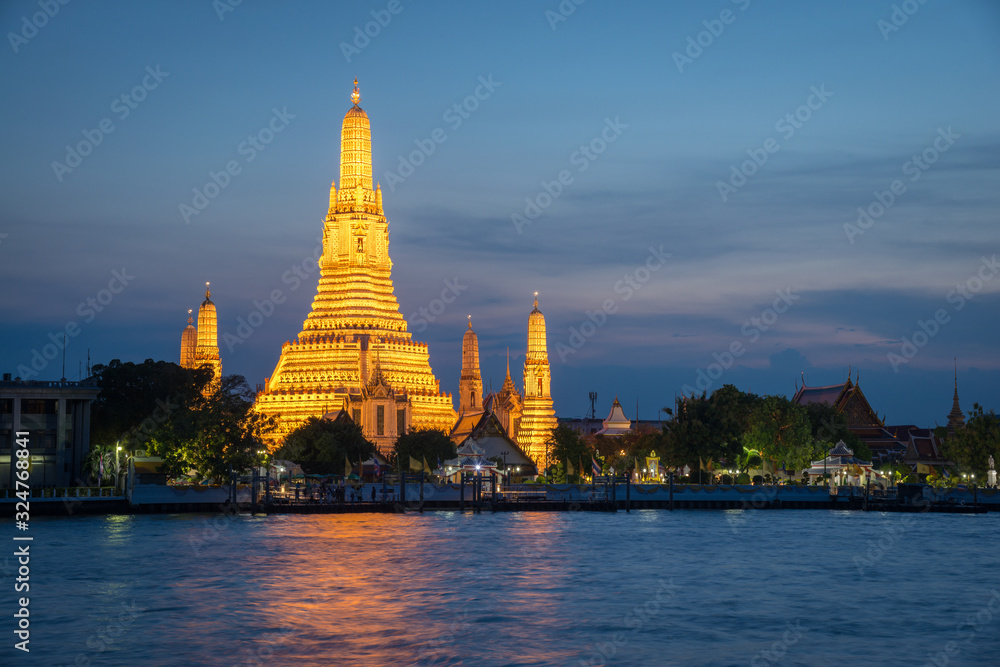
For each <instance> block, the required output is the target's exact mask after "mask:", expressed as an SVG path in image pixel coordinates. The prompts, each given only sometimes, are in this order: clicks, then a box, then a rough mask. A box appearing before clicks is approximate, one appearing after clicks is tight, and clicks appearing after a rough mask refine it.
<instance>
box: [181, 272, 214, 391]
mask: <svg viewBox="0 0 1000 667" xmlns="http://www.w3.org/2000/svg"><path fill="white" fill-rule="evenodd" d="M206 365H207V366H211V367H212V381H211V382H209V383H208V384H207V385H205V389H204V391H205V393H206V394H209V393H211V392H212V391H214V390H215V389H216V388H218V386H219V382H220V381H221V380H222V359H221V358H220V357H219V322H218V313H217V312H216V310H215V304H214V303H212V292H211V291H210V290H209V284H208V283H205V300H204V301H202V302H201V307H200V308H198V328H197V329H195V328H194V327H193V326H192V325H191V311H190V310H189V311H188V325H187V327H185V329H184V333H182V334H181V366H182V367H184V368H201V367H202V366H206Z"/></svg>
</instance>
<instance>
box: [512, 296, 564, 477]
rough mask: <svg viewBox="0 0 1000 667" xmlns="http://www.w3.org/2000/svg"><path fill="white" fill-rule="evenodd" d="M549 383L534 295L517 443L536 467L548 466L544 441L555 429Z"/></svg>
mask: <svg viewBox="0 0 1000 667" xmlns="http://www.w3.org/2000/svg"><path fill="white" fill-rule="evenodd" d="M508 376H509V374H508ZM551 382H552V372H551V369H550V367H549V351H548V343H547V341H546V337H545V316H544V315H542V311H540V310H538V294H537V293H536V294H535V308H534V310H532V311H531V314H530V315H528V352H527V354H526V355H525V357H524V403H523V406H522V410H521V419H520V424H519V426H518V429H517V444H519V445H520V446H521V448H522V449H523V450H524V451H525V453H526V454H527V455H528V456H530V457H531V459H532V460H533V461H534V462H535V464H536V465H538V466H544V465H547V463H548V445H547V444H546V442H547V441H548V439H549V435H550V434H551V433H552V429H554V428H555V427H556V411H555V409H554V408H553V405H552V391H551Z"/></svg>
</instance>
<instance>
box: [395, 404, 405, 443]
mask: <svg viewBox="0 0 1000 667" xmlns="http://www.w3.org/2000/svg"><path fill="white" fill-rule="evenodd" d="M404 433H406V410H405V409H403V410H396V435H397V436H400V435H403V434H404Z"/></svg>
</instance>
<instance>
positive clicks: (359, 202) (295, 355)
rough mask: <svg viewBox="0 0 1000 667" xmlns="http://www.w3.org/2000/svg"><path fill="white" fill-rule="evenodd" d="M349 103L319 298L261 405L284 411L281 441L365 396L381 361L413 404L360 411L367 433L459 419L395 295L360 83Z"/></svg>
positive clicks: (386, 382)
mask: <svg viewBox="0 0 1000 667" xmlns="http://www.w3.org/2000/svg"><path fill="white" fill-rule="evenodd" d="M351 100H352V101H353V102H354V105H353V106H352V107H351V108H350V109H349V110H348V111H347V114H346V115H345V116H344V123H343V128H342V131H341V145H340V190H339V191H338V190H337V186H336V183H333V184H332V185H331V187H330V208H329V210H328V212H327V216H326V220H325V221H324V223H323V256H322V257H321V258H320V260H319V266H320V278H319V286H318V288H317V292H316V298H315V299H314V300H313V304H312V311H311V312H310V313H309V316H308V317H307V318H306V320H305V322H304V323H303V325H302V332H301V333H299V336H298V338H297V339H296V340H294V341H292V342H286V343H285V344H284V346H283V347H282V350H281V358H280V359H279V360H278V364H277V366H276V367H275V369H274V373H273V374H272V375H271V377H269V378H267V380H266V381H265V385H264V389H263V391H261V392H260V394H258V396H257V403H256V409H257V410H258V411H260V412H261V413H263V414H266V415H270V416H272V417H275V418H277V420H278V424H279V426H278V428H279V435H278V437H279V438H280V437H281V436H283V435H284V434H287V433H289V432H290V431H292V430H294V429H295V428H296V427H297V426H298V425H300V424H301V423H302V422H303V421H305V419H306V418H308V417H319V416H322V415H323V414H325V413H327V412H331V411H334V410H338V409H348V408H349V404H350V403H352V402H356V400H355V399H357V398H362V394H363V390H365V389H366V387H368V385H369V381H370V380H371V379H372V378H373V373H374V370H375V367H376V362H377V363H378V367H379V370H380V373H379V377H378V378H376V380H377V384H378V386H380V387H383V389H382V391H388V389H391V390H392V392H393V396H394V401H395V402H399V401H400V400H402V401H404V402H405V403H406V404H407V405H410V406H411V408H412V409H411V410H410V411H409V413H408V414H406V415H404V414H398V413H397V414H396V415H383V418H382V420H381V421H378V420H377V419H366V418H365V415H366V414H367V412H368V411H367V410H364V409H362V410H360V411H359V412H353V410H352V413H351V414H352V416H353V415H354V414H360V415H361V424H360V426H361V428H362V430H363V431H364V432H365V434H366V435H368V436H369V437H370V438H377V439H379V441H380V442H387V441H388V439H389V438H390V437H391V436H392V435H393V434H392V433H389V432H388V431H387V429H392V430H393V431H394V432H395V431H396V430H398V428H399V427H400V426H404V427H406V428H410V427H412V428H414V429H421V428H432V429H437V430H440V431H443V432H445V433H447V432H448V431H449V430H450V429H451V426H452V424H454V423H455V417H456V415H455V410H454V408H453V407H452V400H451V395H450V394H445V393H442V392H441V389H440V383H439V381H438V380H437V379H436V378H435V377H434V372H433V371H432V370H431V367H430V361H429V357H428V351H427V345H426V344H424V343H418V342H415V341H413V340H412V337H411V334H410V333H409V332H408V331H407V325H406V320H404V319H403V316H402V315H401V314H400V312H399V304H398V303H397V302H396V296H395V294H394V292H393V286H392V277H391V270H392V261H391V260H390V259H389V220H388V219H387V218H386V217H385V214H384V213H383V211H382V190H381V188H380V187H379V186H378V185H376V186H375V187H374V188H373V186H372V152H371V126H370V124H369V120H368V114H366V113H365V112H364V110H362V109H361V107H360V106H358V103H359V102H360V101H361V95H360V93H359V91H358V87H357V80H355V81H354V92H353V94H352V95H351ZM376 350H377V353H376ZM376 354H377V358H376ZM350 397H353V398H352V399H351V400H349V398H350ZM364 400H367V399H364ZM380 424H381V426H380ZM380 428H381V429H382V432H381V433H379V429H380ZM373 441H374V440H373Z"/></svg>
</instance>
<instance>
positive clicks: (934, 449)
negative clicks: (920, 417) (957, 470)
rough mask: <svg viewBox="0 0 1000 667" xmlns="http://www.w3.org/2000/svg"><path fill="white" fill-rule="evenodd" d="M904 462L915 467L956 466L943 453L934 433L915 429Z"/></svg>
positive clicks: (911, 434)
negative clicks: (919, 464) (918, 465)
mask: <svg viewBox="0 0 1000 667" xmlns="http://www.w3.org/2000/svg"><path fill="white" fill-rule="evenodd" d="M903 461H904V462H906V463H908V464H910V465H915V464H918V463H923V464H925V465H939V466H940V465H944V466H951V465H955V463H954V461H949V460H948V459H947V457H945V456H944V454H942V453H941V448H940V443H939V441H938V439H937V437H935V435H934V432H933V431H931V430H930V429H927V428H915V429H913V430H911V431H910V442H909V444H908V445H907V447H906V454H905V455H904V456H903Z"/></svg>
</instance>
